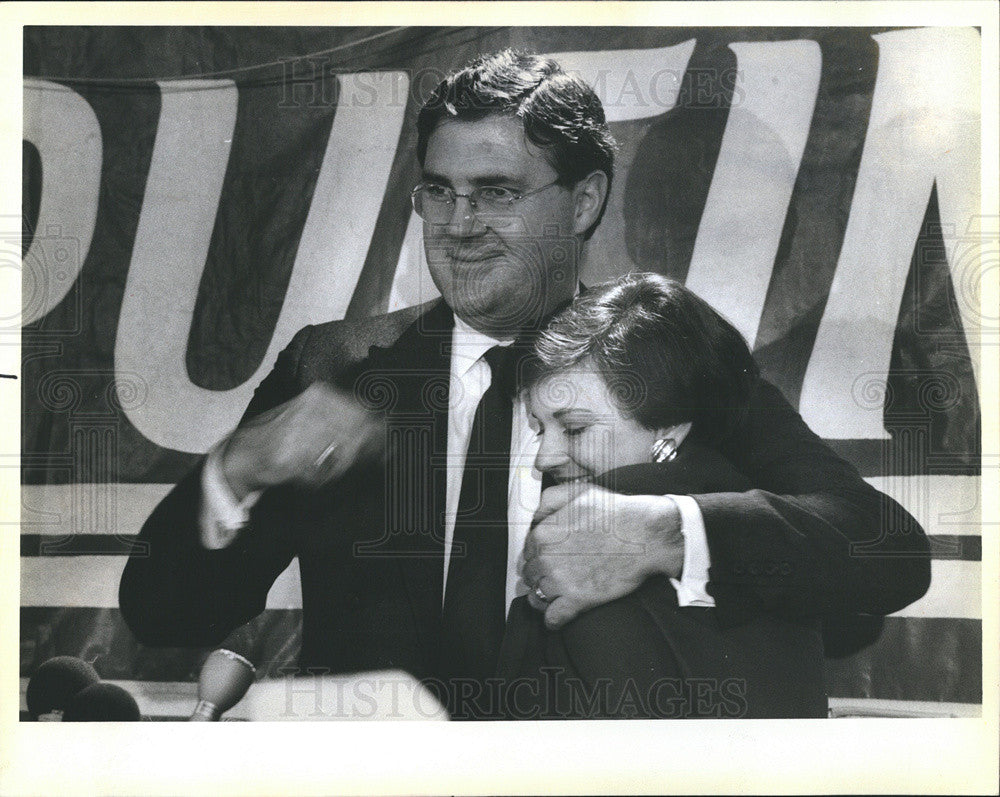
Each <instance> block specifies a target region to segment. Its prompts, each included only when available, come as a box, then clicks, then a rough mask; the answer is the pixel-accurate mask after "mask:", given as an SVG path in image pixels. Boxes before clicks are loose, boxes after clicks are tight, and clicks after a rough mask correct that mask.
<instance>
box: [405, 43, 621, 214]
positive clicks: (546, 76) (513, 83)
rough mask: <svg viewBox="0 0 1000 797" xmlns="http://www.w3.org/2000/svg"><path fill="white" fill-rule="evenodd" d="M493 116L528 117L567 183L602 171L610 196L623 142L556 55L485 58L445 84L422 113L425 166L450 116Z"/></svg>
mask: <svg viewBox="0 0 1000 797" xmlns="http://www.w3.org/2000/svg"><path fill="white" fill-rule="evenodd" d="M492 115H502V116H510V117H511V118H517V119H520V120H521V123H522V124H523V125H524V132H525V135H526V136H527V137H528V140H529V141H531V142H532V143H533V144H535V145H536V146H539V147H541V148H542V149H543V150H544V152H545V153H546V157H547V158H548V160H549V162H550V163H551V164H552V167H553V168H554V169H555V170H556V173H557V174H558V175H559V183H560V184H561V185H563V186H565V187H567V188H568V187H571V186H573V185H575V184H576V183H577V182H579V181H580V180H582V179H583V178H584V177H586V176H587V175H588V174H590V173H591V172H594V171H602V172H604V173H605V174H606V175H607V176H608V193H609V194H610V191H611V176H612V172H613V169H614V150H615V146H616V145H615V140H614V137H613V136H612V135H611V130H610V128H609V127H608V124H607V122H606V121H605V118H604V107H603V106H602V105H601V101H600V99H599V98H598V96H597V94H596V93H594V90H593V89H592V88H591V87H590V86H588V85H587V84H586V83H585V82H584V81H583V80H580V79H579V78H577V77H574V76H572V75H569V74H567V73H566V72H564V71H563V69H562V67H561V66H559V64H558V63H556V62H555V61H553V60H552V59H551V58H543V57H542V56H539V55H529V54H527V53H522V52H518V51H516V50H503V51H501V52H499V53H495V54H493V55H485V56H481V57H479V58H477V59H476V60H474V61H472V62H471V63H470V64H468V65H467V66H466V67H464V68H463V69H460V70H459V71H458V72H455V73H454V74H452V75H449V76H448V77H447V78H445V79H444V80H443V81H441V83H440V84H438V86H437V88H435V89H434V91H433V93H432V94H431V96H430V98H428V100H427V102H426V103H424V106H423V107H422V108H421V109H420V113H419V114H418V116H417V159H418V160H419V161H420V163H421V165H423V162H424V158H425V157H426V155H427V141H428V139H429V138H430V135H431V133H433V132H434V130H435V128H437V126H438V125H439V124H440V123H441V122H443V121H445V120H446V119H459V120H465V121H476V120H478V119H483V118H485V117H487V116H492ZM595 226H596V224H595Z"/></svg>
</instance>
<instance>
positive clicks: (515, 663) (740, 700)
mask: <svg viewBox="0 0 1000 797" xmlns="http://www.w3.org/2000/svg"><path fill="white" fill-rule="evenodd" d="M598 484H600V485H601V486H603V487H606V488H608V489H610V490H613V491H614V492H617V493H625V494H629V495H657V494H666V493H673V494H676V495H690V494H692V493H694V494H698V493H717V492H723V491H725V492H736V491H743V490H749V489H751V487H752V485H751V484H750V482H749V481H748V480H747V479H746V477H745V476H743V474H741V473H739V472H738V471H736V470H735V468H733V467H732V465H731V464H730V463H729V462H728V461H727V460H726V459H725V458H724V457H723V456H722V455H720V454H719V453H718V452H717V451H714V450H712V449H710V448H706V447H704V446H700V445H698V444H697V443H694V442H690V441H689V442H687V443H685V444H684V445H683V446H682V447H681V449H680V453H679V456H678V457H677V458H676V459H675V460H673V461H672V462H663V463H652V462H650V463H645V464H639V465H630V466H627V467H623V468H618V469H616V470H613V471H611V472H610V473H607V474H604V476H602V477H601V478H600V479H598ZM608 533H609V534H611V533H613V531H612V530H609V531H608ZM497 675H498V676H499V677H500V678H501V679H502V681H503V684H504V687H503V689H502V691H501V692H500V694H501V696H502V702H501V701H497V703H498V705H499V706H500V711H501V715H502V716H503V717H505V718H507V719H619V718H626V719H627V718H649V719H652V718H667V719H682V718H690V717H700V718H709V717H719V718H741V719H742V718H749V719H759V718H777V717H825V716H826V714H827V701H826V688H825V684H824V680H823V637H822V632H821V620H820V618H819V617H818V616H814V617H808V616H802V617H796V618H794V619H792V618H789V617H787V616H779V615H776V614H756V615H749V614H748V615H747V616H744V617H741V618H739V619H735V618H733V617H732V615H731V614H730V616H729V617H728V618H726V617H725V615H723V616H722V617H720V616H719V614H718V612H717V611H716V610H715V609H714V608H709V607H700V606H679V605H678V603H677V593H676V591H675V590H674V587H673V585H671V583H670V581H669V579H667V577H666V576H662V575H660V576H653V577H652V578H649V579H647V580H646V581H645V583H643V584H642V585H641V586H640V587H639V589H637V590H636V591H635V592H633V593H631V594H630V595H626V596H624V597H622V598H618V599H617V600H613V601H611V602H609V603H605V604H604V605H602V606H598V607H596V608H594V609H591V610H590V611H587V612H584V613H583V614H581V615H580V616H579V617H577V618H576V619H574V620H572V621H570V622H569V623H568V624H567V625H566V626H564V627H563V628H562V629H560V630H558V631H553V630H549V629H547V628H546V627H545V622H544V618H543V615H542V613H541V612H538V611H535V610H534V609H532V608H531V606H530V605H529V604H528V602H527V599H526V598H523V597H522V598H517V599H516V600H515V601H514V603H513V605H512V606H511V609H510V613H509V615H508V618H507V628H506V632H505V634H504V641H503V646H502V649H501V654H500V665H499V668H498V672H497Z"/></svg>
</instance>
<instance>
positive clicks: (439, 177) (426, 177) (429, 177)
mask: <svg viewBox="0 0 1000 797" xmlns="http://www.w3.org/2000/svg"><path fill="white" fill-rule="evenodd" d="M420 176H421V179H422V180H423V181H424V182H427V183H437V184H438V185H451V180H449V179H448V178H447V177H445V176H444V175H443V174H435V173H434V172H428V171H425V172H422V173H421V175H420Z"/></svg>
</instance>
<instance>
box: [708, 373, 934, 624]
mask: <svg viewBox="0 0 1000 797" xmlns="http://www.w3.org/2000/svg"><path fill="white" fill-rule="evenodd" d="M725 453H726V455H727V456H728V457H730V458H731V460H732V461H733V463H734V464H735V465H736V467H738V468H739V469H740V470H741V471H742V472H743V473H745V474H746V475H747V476H748V478H749V479H750V482H751V483H752V484H753V485H754V489H751V490H748V491H746V492H723V493H714V494H708V493H705V494H700V495H695V496H694V498H695V500H696V501H697V502H698V506H699V507H700V509H701V511H702V514H703V516H704V520H705V529H706V533H707V537H708V546H709V553H710V556H711V560H712V564H711V567H710V569H709V590H708V591H709V592H710V593H711V594H712V596H713V597H714V598H715V600H716V605H717V606H718V607H719V609H720V610H721V611H724V612H736V613H745V612H747V611H750V612H758V611H771V612H777V613H780V614H784V615H786V616H788V615H806V614H844V613H863V614H864V613H867V614H888V613H890V612H894V611H897V610H899V609H901V608H903V607H904V606H906V605H908V604H909V603H912V602H913V601H915V600H916V599H917V598H919V597H920V596H921V595H923V594H924V593H925V592H926V591H927V587H928V585H929V583H930V561H929V552H928V542H927V538H926V536H925V535H924V532H923V530H922V529H921V528H920V526H919V524H918V523H917V522H916V521H915V520H914V519H913V517H911V516H910V515H909V514H908V513H907V512H906V511H904V510H903V509H902V507H900V506H899V504H897V503H896V502H895V501H893V500H892V499H890V498H888V497H887V496H885V495H883V494H882V493H880V492H878V491H877V490H875V489H874V488H872V487H871V486H870V485H868V484H867V483H866V482H865V481H864V480H863V479H862V478H861V476H860V475H859V474H858V472H857V471H856V470H855V469H854V468H853V467H851V466H850V465H849V464H847V463H846V462H844V461H843V460H841V459H840V458H839V457H837V456H836V455H835V454H834V453H833V452H832V451H830V449H829V448H828V447H827V446H826V445H825V444H824V443H823V442H822V441H821V440H820V439H819V437H817V436H816V435H815V434H814V433H813V432H812V431H811V430H810V429H809V428H808V426H806V424H805V422H804V421H803V420H802V418H801V417H800V416H799V414H798V413H797V412H795V410H794V409H792V407H791V406H790V405H789V404H788V402H787V401H785V399H784V398H783V397H782V396H781V394H780V392H779V391H778V390H777V388H775V387H774V386H773V385H770V384H768V383H766V382H761V383H760V384H759V385H758V386H757V388H756V390H755V394H754V396H753V399H752V401H751V408H750V413H749V415H748V419H747V423H746V424H744V426H743V428H742V429H741V430H740V431H739V432H738V434H737V435H736V436H734V438H733V439H732V440H730V441H729V442H728V444H727V446H726V451H725Z"/></svg>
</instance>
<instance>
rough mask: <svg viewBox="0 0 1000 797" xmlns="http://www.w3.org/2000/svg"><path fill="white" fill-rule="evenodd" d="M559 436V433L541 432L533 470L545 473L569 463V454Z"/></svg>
mask: <svg viewBox="0 0 1000 797" xmlns="http://www.w3.org/2000/svg"><path fill="white" fill-rule="evenodd" d="M560 438H561V435H558V434H556V433H554V432H543V433H542V434H541V445H539V447H538V454H536V455H535V470H538V471H541V472H542V473H545V472H547V471H554V470H558V469H559V468H561V467H564V466H565V465H567V464H569V454H568V452H567V450H566V446H565V445H564V444H563V443H562V442H561V440H560Z"/></svg>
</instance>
